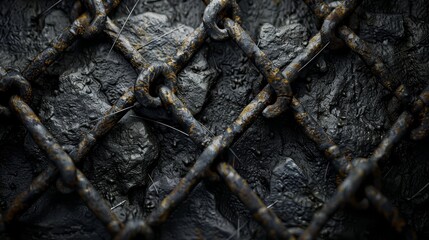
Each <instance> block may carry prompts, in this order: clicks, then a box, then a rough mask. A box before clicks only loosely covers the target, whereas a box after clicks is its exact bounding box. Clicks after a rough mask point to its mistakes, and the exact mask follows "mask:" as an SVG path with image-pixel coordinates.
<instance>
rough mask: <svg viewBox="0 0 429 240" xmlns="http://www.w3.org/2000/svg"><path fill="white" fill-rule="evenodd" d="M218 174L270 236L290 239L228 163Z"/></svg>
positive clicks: (218, 167)
mask: <svg viewBox="0 0 429 240" xmlns="http://www.w3.org/2000/svg"><path fill="white" fill-rule="evenodd" d="M216 169H217V172H218V173H219V175H220V176H221V178H222V179H223V181H225V183H226V185H227V186H228V188H229V190H230V191H231V192H233V193H234V194H235V195H237V196H238V197H239V198H240V200H241V201H242V202H243V203H244V205H246V207H247V208H248V209H249V211H250V214H252V215H253V217H254V218H255V219H256V220H257V221H258V222H259V223H260V224H261V225H262V226H264V228H265V229H269V230H268V235H269V236H271V237H273V238H277V239H290V238H291V234H290V233H289V232H288V231H287V229H286V228H285V227H284V226H283V225H282V222H281V221H280V219H279V218H278V217H277V216H276V215H275V214H274V213H273V212H272V211H271V209H269V208H267V206H266V205H265V204H264V203H263V202H262V200H261V199H260V198H259V197H258V196H257V195H256V193H255V192H254V191H253V190H252V189H251V188H250V186H249V185H248V184H247V182H246V181H244V179H242V178H241V177H240V175H238V173H237V172H236V171H235V170H234V168H233V167H231V166H230V165H229V164H227V163H220V164H218V166H217V168H216Z"/></svg>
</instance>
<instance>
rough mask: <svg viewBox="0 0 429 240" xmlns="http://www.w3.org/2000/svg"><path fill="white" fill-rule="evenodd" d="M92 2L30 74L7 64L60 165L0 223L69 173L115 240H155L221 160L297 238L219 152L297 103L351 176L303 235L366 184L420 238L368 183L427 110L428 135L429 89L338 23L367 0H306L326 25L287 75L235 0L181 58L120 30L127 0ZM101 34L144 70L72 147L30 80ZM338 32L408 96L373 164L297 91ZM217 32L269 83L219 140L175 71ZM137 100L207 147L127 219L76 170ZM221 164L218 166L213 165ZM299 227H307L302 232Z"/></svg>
mask: <svg viewBox="0 0 429 240" xmlns="http://www.w3.org/2000/svg"><path fill="white" fill-rule="evenodd" d="M83 2H84V3H85V6H86V8H87V9H88V10H89V12H85V13H83V14H82V15H80V16H79V17H78V18H77V19H76V20H75V21H74V22H73V24H72V25H71V27H70V28H68V29H66V30H65V31H64V32H63V33H62V34H61V35H60V36H59V37H58V38H57V39H55V40H54V41H53V42H52V43H51V44H50V46H49V47H48V48H46V49H45V50H44V51H42V52H41V53H40V54H39V55H38V56H37V57H36V58H35V59H34V60H33V61H32V63H30V64H29V65H28V66H27V68H26V69H25V71H24V72H23V74H22V76H21V74H19V73H18V72H15V71H5V70H4V69H2V68H0V91H1V92H7V93H8V94H10V96H11V97H10V104H9V105H10V108H11V109H12V110H13V112H14V113H15V114H16V115H17V116H19V118H20V120H21V122H22V123H23V125H24V127H25V128H26V129H27V130H28V132H29V133H30V134H31V136H32V137H33V139H34V140H35V143H36V144H37V145H39V146H40V148H41V149H42V150H44V151H45V152H46V153H47V155H48V157H49V159H51V160H52V161H53V162H54V164H55V166H54V165H48V167H47V169H46V170H45V171H43V172H42V173H41V174H40V175H38V176H37V177H36V178H35V179H34V180H33V181H32V183H31V185H30V188H29V189H27V190H26V191H24V192H22V193H20V194H19V195H18V196H17V197H16V198H15V199H14V201H13V203H12V204H11V205H10V206H9V208H8V210H7V211H6V213H5V214H4V215H3V216H4V219H2V220H1V221H0V224H2V223H3V220H4V222H5V223H6V224H9V223H11V222H12V221H13V220H14V219H15V218H16V217H17V216H19V215H20V214H21V213H23V212H24V211H25V210H26V209H28V207H30V206H31V205H32V204H33V203H34V202H35V200H37V199H38V198H39V197H40V196H41V194H43V192H45V191H46V189H47V188H48V187H49V186H50V185H51V184H52V183H53V182H54V181H55V180H56V179H57V177H58V176H61V179H62V180H63V181H64V183H66V186H67V187H69V188H71V189H75V190H77V192H78V193H79V195H80V197H81V199H82V200H83V201H84V202H85V203H86V205H87V206H88V208H89V209H91V211H93V212H94V214H95V215H96V216H97V218H98V219H99V220H100V221H101V222H102V223H103V224H104V225H105V226H106V227H107V228H108V229H109V231H110V232H111V233H112V235H113V236H115V238H116V239H130V238H135V237H139V236H142V237H144V238H146V239H151V238H153V237H154V232H153V230H152V227H156V226H158V225H160V224H162V223H163V222H165V221H166V219H167V218H168V216H169V215H170V213H171V212H172V211H173V210H174V209H175V208H176V207H177V206H178V205H179V204H180V203H181V202H183V200H184V199H186V197H187V196H188V195H189V193H190V191H192V189H193V188H194V187H195V186H196V185H197V184H198V183H199V182H200V181H201V180H202V179H203V178H204V177H206V175H207V174H208V173H209V172H210V171H211V168H212V167H214V169H216V171H217V173H218V174H219V176H220V177H221V178H222V179H223V181H224V182H225V183H226V185H227V186H228V188H229V189H230V191H231V192H232V193H234V194H236V195H237V196H238V197H239V199H240V200H241V201H242V202H243V204H244V205H245V206H246V207H247V208H248V209H249V211H250V212H251V214H252V215H253V217H254V218H255V220H256V221H257V222H259V223H260V224H261V225H262V226H263V227H264V228H265V229H266V230H267V233H268V235H269V236H271V237H273V238H280V239H287V238H292V237H293V236H292V234H291V232H292V231H289V230H288V229H286V227H285V226H284V225H283V224H282V223H281V221H280V219H279V218H278V217H277V216H276V214H274V213H273V212H272V210H271V209H269V208H268V207H267V206H266V205H265V204H264V203H263V202H262V200H261V199H260V198H259V197H258V196H257V194H256V193H255V192H253V191H252V189H251V188H250V187H249V185H248V184H247V183H246V181H245V180H244V179H243V178H242V177H241V176H240V175H239V174H238V173H237V172H236V171H235V170H234V168H233V167H232V166H230V165H229V164H227V163H226V162H223V161H219V160H222V159H220V157H221V155H222V153H223V152H224V151H225V150H226V149H228V148H229V147H230V146H231V144H233V142H234V141H235V140H236V139H237V138H238V137H239V136H240V135H241V134H243V132H244V131H246V129H247V128H248V127H249V126H251V124H252V123H253V122H254V121H255V120H256V118H258V117H259V116H260V115H261V114H262V113H263V115H264V116H266V117H274V116H278V115H279V114H280V113H283V112H284V111H285V110H286V109H287V108H288V107H290V108H291V109H292V111H293V114H294V116H295V119H296V121H297V123H298V124H299V125H300V126H301V127H303V128H304V132H305V133H306V134H307V135H308V136H309V138H310V139H312V140H313V141H314V142H315V143H316V144H317V146H318V147H319V149H320V150H321V151H322V152H324V154H325V156H326V157H327V158H328V159H330V160H331V161H332V162H333V164H334V165H335V167H336V169H337V170H338V171H339V173H340V174H341V176H343V177H345V179H344V181H343V182H342V183H341V185H340V186H339V187H338V191H337V192H336V193H335V195H334V196H333V197H332V198H331V200H329V201H327V202H326V203H325V205H324V206H323V207H322V209H321V210H320V211H319V212H318V213H316V215H315V216H314V218H313V220H312V221H311V223H310V225H309V226H308V228H307V229H306V230H305V231H304V233H302V235H301V236H300V237H301V239H314V238H316V237H317V236H318V234H319V232H320V230H321V228H322V227H323V226H324V224H325V223H326V222H327V221H328V220H329V218H330V217H332V215H333V214H334V213H335V212H336V211H337V210H338V209H339V207H341V206H342V205H344V204H346V203H349V202H351V201H352V200H353V197H354V195H355V194H356V193H357V191H358V190H361V189H364V192H365V196H366V198H368V200H369V201H370V203H371V204H372V205H373V206H375V207H376V209H377V210H378V211H380V213H381V214H383V215H384V216H385V217H386V219H387V220H388V221H390V222H391V224H392V226H393V227H394V228H395V229H396V230H397V231H398V232H403V233H404V234H405V235H406V236H408V237H409V238H410V239H412V238H415V235H413V234H414V233H413V232H412V231H411V230H409V229H408V228H407V226H406V224H405V221H404V220H403V219H402V218H400V217H399V214H398V211H397V209H396V208H394V206H393V205H392V204H391V203H390V202H389V201H388V200H387V198H386V197H384V196H383V195H382V193H381V192H380V191H379V190H378V189H377V188H375V187H373V186H372V185H367V184H368V179H370V178H371V176H372V175H373V172H374V171H376V169H377V166H378V164H379V162H380V161H381V160H383V159H385V158H387V157H388V155H389V154H390V152H391V151H392V149H393V147H394V146H395V145H396V144H397V143H398V142H399V141H400V140H401V139H402V138H403V137H404V136H405V135H406V133H407V132H408V131H409V130H410V128H411V126H412V124H413V122H414V121H415V118H416V117H417V116H419V117H420V123H421V124H420V125H419V127H418V128H416V129H414V130H413V133H412V138H414V139H422V138H424V137H426V136H427V135H428V133H429V116H428V113H429V110H428V103H429V86H428V87H427V88H426V89H425V90H423V92H422V93H421V94H420V96H418V97H416V98H412V97H411V96H409V92H408V90H407V89H406V88H405V86H404V85H403V84H401V83H399V82H397V81H395V80H394V78H393V77H391V76H390V75H389V74H388V70H387V68H386V66H385V65H384V64H383V62H382V60H381V59H380V58H379V57H377V56H376V55H374V54H373V51H371V49H370V47H369V46H368V44H366V43H365V42H364V41H362V40H361V39H360V38H359V37H358V36H357V35H356V34H355V33H353V31H352V30H351V29H350V28H348V27H346V26H339V25H340V24H341V22H342V21H343V20H344V19H345V18H346V17H347V16H349V15H350V14H351V13H352V12H353V10H354V9H355V8H356V7H357V5H358V4H359V3H360V2H361V1H359V0H345V1H344V2H341V3H340V4H338V5H337V6H335V8H334V9H333V10H332V11H331V9H330V7H329V5H327V4H326V3H324V2H323V1H322V0H304V2H305V3H306V4H307V5H309V7H310V8H311V9H312V10H313V12H315V15H316V16H317V17H318V18H319V19H320V20H323V25H322V27H321V30H320V32H319V33H317V34H316V35H315V36H314V37H313V38H312V39H311V40H310V42H309V44H308V45H307V47H306V48H305V49H304V50H303V52H302V53H301V54H300V55H298V57H296V58H295V59H293V61H292V63H290V64H289V65H288V66H286V68H285V69H284V70H283V72H281V71H280V69H281V68H283V67H284V66H282V67H281V68H276V67H274V65H273V64H272V62H271V61H270V60H269V59H268V58H267V56H266V55H265V54H264V53H263V52H262V51H261V50H260V49H259V48H258V46H257V45H256V44H255V42H254V41H253V40H252V39H251V37H250V36H249V35H248V34H247V33H246V31H245V30H244V29H243V28H242V27H241V25H240V21H241V19H240V17H239V9H238V5H237V3H236V1H234V0H214V1H211V2H210V1H208V0H206V1H204V2H205V3H206V4H208V6H207V7H206V9H205V12H204V17H203V23H202V24H201V25H200V26H199V27H198V28H196V29H195V30H194V31H193V32H192V33H191V34H189V35H188V37H187V38H185V40H184V41H183V43H182V45H181V46H180V47H179V49H178V50H177V53H176V55H174V56H172V57H170V58H169V59H168V60H167V61H166V62H165V63H149V62H147V61H146V60H145V59H144V58H143V57H142V56H141V54H140V53H139V52H138V51H137V50H136V49H135V48H134V47H133V46H132V45H131V44H130V42H129V41H128V40H127V38H126V37H124V36H123V35H119V33H120V31H119V28H118V27H117V26H116V25H115V24H114V23H113V22H112V21H111V20H110V19H109V18H108V17H107V14H108V13H109V12H110V11H111V10H112V9H113V8H115V7H116V6H117V5H118V4H119V3H120V1H119V0H107V1H102V0H85V1H83ZM230 17H231V18H232V19H233V20H231V19H230ZM218 24H223V25H224V27H225V28H224V29H221V28H220V27H219V25H218ZM101 31H104V33H106V34H107V36H109V37H110V38H111V39H112V41H116V44H115V48H116V49H117V50H118V51H119V52H121V53H122V54H123V55H124V57H125V59H126V60H128V61H129V62H130V64H131V65H132V66H133V67H134V68H135V70H136V71H137V72H138V73H139V77H138V78H137V80H136V82H135V86H134V87H132V88H129V89H128V90H127V91H125V93H124V94H123V95H122V96H121V97H120V98H119V99H118V100H117V102H116V103H115V104H114V105H113V106H112V107H111V108H110V110H108V111H107V112H106V113H105V114H104V116H103V117H102V118H101V119H100V120H99V121H98V122H97V124H96V125H95V126H94V127H93V128H92V129H91V130H90V131H89V132H88V133H86V134H85V135H84V136H83V138H82V140H81V142H80V143H79V145H78V146H77V148H76V149H75V150H73V151H72V152H71V153H70V154H67V153H66V152H64V150H62V147H61V146H60V145H59V143H58V142H56V140H55V139H54V137H53V136H52V135H51V134H50V133H49V132H48V131H47V129H46V128H45V127H44V126H43V124H42V123H41V121H40V119H39V118H38V117H37V116H36V114H35V113H34V112H33V110H32V109H31V108H30V107H29V105H28V103H29V102H30V100H31V86H30V84H29V83H28V81H33V80H34V79H36V78H37V77H38V76H40V74H41V73H42V72H43V71H44V70H45V69H46V68H47V67H48V66H49V65H51V64H52V63H53V62H54V60H55V59H57V58H58V57H59V55H60V54H61V53H62V52H64V50H66V49H67V48H68V47H69V46H70V45H71V44H72V43H73V42H74V41H76V40H77V39H78V38H80V37H83V38H89V37H92V36H93V35H95V34H97V33H99V32H101ZM335 33H337V34H338V35H339V37H340V38H341V39H342V40H343V41H344V42H345V43H346V45H347V46H348V47H349V48H350V49H351V50H352V51H354V52H356V53H358V54H359V56H360V57H361V58H362V59H363V60H364V61H365V63H366V64H367V65H368V66H369V67H370V68H371V69H372V71H373V73H374V74H375V75H376V76H377V77H378V78H379V79H380V81H381V84H382V85H383V86H384V87H385V88H387V89H388V90H389V91H390V92H392V93H393V94H394V95H395V96H396V97H397V98H398V99H399V100H401V102H402V103H404V106H405V108H406V109H407V110H405V111H404V112H403V113H402V115H401V116H400V117H399V118H398V120H397V121H396V122H395V124H394V125H393V126H392V128H391V129H390V130H389V131H388V132H387V134H386V136H385V137H384V138H383V140H382V141H381V143H380V144H379V146H378V147H377V148H376V149H375V151H374V152H373V153H372V155H371V156H370V157H369V158H368V159H367V160H366V161H357V160H355V162H354V163H353V164H351V162H350V159H351V156H350V155H349V154H346V153H344V152H343V150H342V149H341V148H340V146H338V145H336V144H335V142H334V141H333V140H332V139H331V138H330V136H329V135H328V134H327V133H326V132H325V131H324V130H323V129H322V128H321V126H319V124H318V123H317V122H316V120H315V119H314V118H313V117H311V116H310V115H309V114H308V113H307V112H306V111H305V109H304V107H303V106H302V104H301V103H300V101H299V100H298V99H297V98H295V97H293V95H292V90H291V87H290V84H291V83H292V82H293V81H295V80H296V79H297V77H298V73H299V72H300V71H301V70H302V68H304V67H305V66H307V65H308V63H309V62H311V60H312V59H314V58H315V57H316V56H317V55H318V54H319V53H320V52H321V51H322V50H323V49H324V48H325V47H326V46H327V45H329V44H331V45H336V44H337V40H338V39H336V37H335ZM208 37H210V38H212V39H215V40H226V39H228V38H231V39H232V40H233V41H234V42H235V43H236V44H237V45H238V46H239V47H240V48H241V49H242V50H243V52H244V53H245V54H246V55H247V57H248V58H249V59H250V60H252V62H253V63H254V65H255V66H256V67H257V68H258V70H259V71H260V72H261V73H262V75H263V76H264V77H265V78H266V80H267V82H268V83H269V84H268V85H266V86H265V87H264V88H263V89H262V90H261V91H260V93H259V94H258V95H257V96H256V97H255V98H254V99H253V100H252V101H251V102H250V103H249V104H248V105H247V106H246V107H245V108H244V109H243V111H242V112H241V113H240V115H239V116H238V117H237V118H236V120H235V121H234V122H233V123H232V124H231V125H230V126H229V127H228V128H227V129H226V131H225V132H223V133H222V134H220V135H218V136H216V137H213V138H212V137H211V135H210V133H209V132H208V130H207V128H206V127H204V125H202V124H201V123H199V122H198V121H197V120H196V119H195V118H194V116H193V115H192V113H191V112H190V111H189V109H187V108H186V106H185V105H184V104H183V102H182V101H181V100H179V99H178V98H177V96H176V95H175V82H176V75H177V74H178V73H179V72H180V71H181V69H183V68H184V67H185V66H186V64H187V63H188V62H189V60H190V59H191V58H192V57H193V56H194V55H195V53H196V52H197V51H198V50H199V49H200V48H201V46H202V45H203V44H204V42H205V39H206V38H208ZM161 76H164V78H165V79H164V82H161V81H160V80H161V79H160V77H161ZM27 80H28V81H27ZM153 90H155V91H153ZM153 92H155V93H157V96H152V95H151V93H153ZM16 94H17V95H16ZM274 98H276V101H275V103H274V104H272V105H270V104H271V101H272V100H273V99H274ZM136 102H138V104H141V105H142V106H143V107H145V108H152V109H155V110H162V106H163V107H164V108H165V109H167V110H169V111H170V112H171V113H172V114H171V117H173V118H174V119H175V120H178V122H179V123H180V125H181V126H182V128H183V129H184V131H185V132H186V133H187V134H189V137H190V138H191V139H192V140H193V141H194V142H195V143H197V144H199V145H201V146H202V147H204V148H205V149H204V151H203V152H202V154H201V155H200V156H199V157H198V159H197V160H196V161H195V164H194V165H193V167H192V168H191V169H190V170H189V172H188V173H187V174H186V176H185V177H184V178H182V179H181V180H180V182H179V184H178V185H177V186H176V187H175V188H174V189H173V191H172V192H171V193H170V194H168V195H167V197H165V199H163V201H162V202H161V204H160V205H159V206H158V207H157V208H156V209H155V210H154V211H152V212H151V213H150V215H149V216H148V218H147V219H146V220H145V221H139V220H132V221H129V222H127V223H126V225H124V224H123V223H122V222H120V221H119V220H118V219H117V217H116V215H115V214H113V213H112V211H111V210H110V208H109V207H108V205H107V203H106V202H105V201H104V200H103V199H102V197H101V196H100V195H99V194H98V193H97V191H96V190H95V189H94V187H93V186H92V185H91V183H90V182H89V181H88V180H87V179H86V177H85V176H84V174H83V173H82V172H81V171H80V170H79V169H77V168H76V167H75V165H74V163H78V162H80V161H81V160H83V159H84V157H85V156H86V155H87V154H88V153H89V151H90V149H91V148H92V147H93V146H94V145H95V144H96V143H97V140H98V139H100V138H101V137H102V136H104V135H105V134H107V133H108V132H109V131H110V130H111V129H112V128H113V126H115V124H116V123H117V122H118V121H119V120H120V119H121V118H122V117H123V116H124V115H125V114H126V113H127V111H128V110H129V109H130V107H132V106H135V104H136ZM8 114H9V115H10V111H9V109H8V108H6V107H4V106H1V105H0V115H8ZM219 162H220V163H219ZM214 163H218V164H217V165H216V166H213V164H214ZM346 176H347V177H346ZM0 216H1V215H0ZM293 232H297V231H293ZM298 232H300V233H301V231H298Z"/></svg>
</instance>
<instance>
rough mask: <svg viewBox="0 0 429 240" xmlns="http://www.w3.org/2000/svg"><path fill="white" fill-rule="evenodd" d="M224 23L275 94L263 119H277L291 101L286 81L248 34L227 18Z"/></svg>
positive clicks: (289, 88)
mask: <svg viewBox="0 0 429 240" xmlns="http://www.w3.org/2000/svg"><path fill="white" fill-rule="evenodd" d="M224 21H225V27H226V29H227V31H228V33H229V35H230V36H231V38H232V39H233V40H234V41H235V43H237V44H238V46H239V47H240V48H241V50H243V52H244V53H245V54H246V55H247V57H248V58H249V59H250V60H251V61H252V62H253V63H254V64H255V66H256V67H257V68H258V69H259V71H260V72H261V73H262V75H263V76H264V77H265V79H267V81H268V83H269V84H270V85H271V86H272V87H273V89H274V91H275V92H276V102H275V103H274V104H272V105H270V106H268V107H267V108H266V109H265V110H264V112H263V114H264V116H265V117H277V116H278V115H280V114H281V113H283V112H284V111H285V110H286V109H287V108H288V106H289V104H290V101H291V99H292V89H291V87H290V84H289V81H288V79H287V78H285V77H284V76H283V75H282V74H281V72H280V69H278V68H277V67H275V66H274V64H273V63H272V62H271V61H270V60H269V59H268V57H267V55H266V54H265V53H264V52H262V51H261V49H259V47H258V46H257V45H256V43H255V42H254V41H253V40H252V38H251V37H250V36H249V34H247V33H246V32H245V31H244V29H243V28H242V27H241V26H240V25H239V24H238V23H237V22H235V21H232V20H231V19H229V18H226V19H225V20H224Z"/></svg>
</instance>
